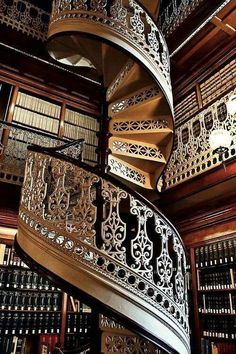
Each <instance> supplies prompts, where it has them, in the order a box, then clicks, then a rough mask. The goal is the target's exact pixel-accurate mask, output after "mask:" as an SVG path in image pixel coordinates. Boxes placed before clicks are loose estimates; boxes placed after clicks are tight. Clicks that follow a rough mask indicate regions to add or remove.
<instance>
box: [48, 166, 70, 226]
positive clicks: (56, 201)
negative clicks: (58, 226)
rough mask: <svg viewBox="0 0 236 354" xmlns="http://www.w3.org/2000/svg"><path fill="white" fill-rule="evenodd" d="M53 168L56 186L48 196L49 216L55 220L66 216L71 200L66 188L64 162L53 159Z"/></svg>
mask: <svg viewBox="0 0 236 354" xmlns="http://www.w3.org/2000/svg"><path fill="white" fill-rule="evenodd" d="M51 169H52V170H51V174H52V180H53V181H54V183H55V188H54V190H53V193H52V194H50V195H49V198H48V214H47V218H48V217H50V219H53V220H63V219H65V217H66V213H67V210H68V207H69V201H70V193H69V192H68V190H66V188H65V177H66V174H65V166H64V165H63V164H62V163H60V162H59V163H58V161H54V160H53V161H52V165H51ZM51 184H52V182H51Z"/></svg>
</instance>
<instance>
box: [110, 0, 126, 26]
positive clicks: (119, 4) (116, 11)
mask: <svg viewBox="0 0 236 354" xmlns="http://www.w3.org/2000/svg"><path fill="white" fill-rule="evenodd" d="M110 12H111V16H112V17H113V19H114V20H118V22H121V23H122V24H123V25H124V26H127V13H128V11H127V9H126V8H125V7H124V6H123V0H116V1H115V2H114V5H112V6H111V10H110Z"/></svg>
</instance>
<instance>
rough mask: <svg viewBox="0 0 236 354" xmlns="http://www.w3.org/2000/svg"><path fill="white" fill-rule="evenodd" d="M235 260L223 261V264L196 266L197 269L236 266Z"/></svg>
mask: <svg viewBox="0 0 236 354" xmlns="http://www.w3.org/2000/svg"><path fill="white" fill-rule="evenodd" d="M235 262H236V260H235V261H232V262H229V263H221V264H212V265H208V266H203V267H196V270H210V269H216V268H227V267H228V268H232V267H233V268H235ZM195 266H196V265H195Z"/></svg>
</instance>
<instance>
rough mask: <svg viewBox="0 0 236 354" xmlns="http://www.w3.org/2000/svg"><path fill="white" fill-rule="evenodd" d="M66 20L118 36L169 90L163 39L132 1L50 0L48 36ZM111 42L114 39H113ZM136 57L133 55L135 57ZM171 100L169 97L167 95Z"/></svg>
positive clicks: (167, 57) (167, 58) (167, 61)
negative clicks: (147, 61) (83, 23)
mask: <svg viewBox="0 0 236 354" xmlns="http://www.w3.org/2000/svg"><path fill="white" fill-rule="evenodd" d="M66 19H72V20H76V19H80V20H81V21H82V20H84V21H86V22H88V23H89V22H90V23H92V24H94V25H98V24H99V25H100V26H104V27H105V28H110V30H111V31H112V32H114V34H116V35H118V36H122V40H124V39H126V40H127V41H128V42H130V43H132V45H134V46H135V48H136V50H137V49H138V51H140V58H139V59H140V60H141V61H142V58H143V56H144V57H147V58H148V59H149V62H150V65H152V66H153V67H154V68H155V70H156V71H157V72H159V74H160V75H161V76H163V80H164V81H165V85H166V87H167V88H168V89H170V87H171V83H170V71H169V52H168V48H167V45H166V42H165V39H164V36H163V35H162V33H161V32H160V30H159V29H158V27H157V25H156V24H155V22H154V21H153V20H152V19H151V17H150V16H149V15H148V13H147V12H146V11H145V9H144V8H142V7H141V6H140V5H139V3H138V2H136V1H135V0H128V1H127V0H111V1H108V0H102V1H93V0H92V1H91V0H63V1H61V0H54V2H53V8H52V14H51V19H50V27H49V35H51V34H52V33H53V30H54V27H55V26H58V25H59V24H60V22H63V21H65V20H66ZM114 38H115V37H114ZM135 54H136V55H137V52H136V53H135ZM169 99H170V101H171V100H172V94H171V93H169Z"/></svg>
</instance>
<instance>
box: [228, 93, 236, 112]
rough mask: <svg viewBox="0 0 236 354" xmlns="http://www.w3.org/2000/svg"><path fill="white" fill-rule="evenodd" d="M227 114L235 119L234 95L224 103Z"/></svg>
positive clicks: (235, 97)
mask: <svg viewBox="0 0 236 354" xmlns="http://www.w3.org/2000/svg"><path fill="white" fill-rule="evenodd" d="M226 107H227V112H228V113H229V114H230V115H231V116H234V117H235V118H236V94H233V95H232V96H230V97H229V100H228V102H227V103H226Z"/></svg>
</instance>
